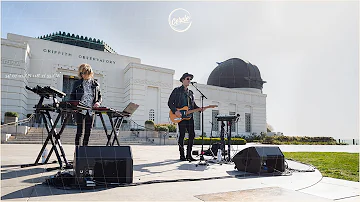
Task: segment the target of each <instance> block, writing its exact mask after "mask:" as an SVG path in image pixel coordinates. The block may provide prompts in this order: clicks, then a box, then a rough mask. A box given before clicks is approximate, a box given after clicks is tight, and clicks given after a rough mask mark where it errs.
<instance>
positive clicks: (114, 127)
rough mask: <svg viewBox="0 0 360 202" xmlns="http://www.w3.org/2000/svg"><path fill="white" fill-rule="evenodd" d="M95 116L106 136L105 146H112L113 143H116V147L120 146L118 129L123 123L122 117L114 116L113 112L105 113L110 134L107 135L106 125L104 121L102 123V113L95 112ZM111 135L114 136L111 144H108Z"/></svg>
mask: <svg viewBox="0 0 360 202" xmlns="http://www.w3.org/2000/svg"><path fill="white" fill-rule="evenodd" d="M95 114H97V115H98V116H99V117H100V119H101V123H102V125H103V127H104V131H105V134H106V137H107V140H108V141H107V142H106V146H114V144H115V141H116V143H117V145H118V146H120V143H119V140H118V134H119V131H120V127H121V124H122V122H123V118H124V117H123V116H114V112H106V114H107V115H108V117H109V121H110V124H111V132H110V134H109V133H108V130H107V128H106V125H105V121H104V117H103V115H102V112H95ZM112 135H114V138H113V141H112V143H110V142H111V136H112Z"/></svg>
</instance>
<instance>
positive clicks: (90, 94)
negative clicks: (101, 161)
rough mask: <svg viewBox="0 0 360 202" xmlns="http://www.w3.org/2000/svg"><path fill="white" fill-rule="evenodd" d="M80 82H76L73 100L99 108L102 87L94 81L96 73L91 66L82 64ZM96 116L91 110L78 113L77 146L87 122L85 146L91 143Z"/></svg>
mask: <svg viewBox="0 0 360 202" xmlns="http://www.w3.org/2000/svg"><path fill="white" fill-rule="evenodd" d="M78 73H79V77H80V78H81V79H80V80H78V81H76V82H75V84H74V87H73V90H72V92H71V94H70V99H71V100H79V101H81V102H83V103H84V104H85V105H86V106H88V107H90V108H92V107H99V106H100V104H101V101H102V99H101V93H100V86H99V84H98V83H97V82H96V81H95V80H94V78H93V77H94V72H93V70H92V68H91V66H90V65H89V64H81V65H80V66H79V69H78ZM94 118H95V114H94V112H93V111H92V110H91V109H88V110H80V111H78V112H77V113H76V123H77V131H76V136H75V146H77V145H79V144H80V137H81V135H82V131H83V125H84V121H85V133H84V138H83V146H87V145H88V143H89V138H90V132H91V128H92V126H93V123H94Z"/></svg>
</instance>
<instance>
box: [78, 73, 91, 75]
mask: <svg viewBox="0 0 360 202" xmlns="http://www.w3.org/2000/svg"><path fill="white" fill-rule="evenodd" d="M86 74H90V72H80V75H86Z"/></svg>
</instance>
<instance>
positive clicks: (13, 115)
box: [5, 112, 19, 117]
mask: <svg viewBox="0 0 360 202" xmlns="http://www.w3.org/2000/svg"><path fill="white" fill-rule="evenodd" d="M5 116H9V117H19V114H18V113H17V112H5Z"/></svg>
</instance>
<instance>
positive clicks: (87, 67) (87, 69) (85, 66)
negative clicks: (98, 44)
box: [78, 63, 94, 78]
mask: <svg viewBox="0 0 360 202" xmlns="http://www.w3.org/2000/svg"><path fill="white" fill-rule="evenodd" d="M82 72H87V73H90V77H91V78H93V77H94V71H93V70H92V68H91V66H90V65H89V64H86V63H83V64H81V65H80V66H79V69H78V76H79V77H80V78H83V77H82V74H81V73H82Z"/></svg>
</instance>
